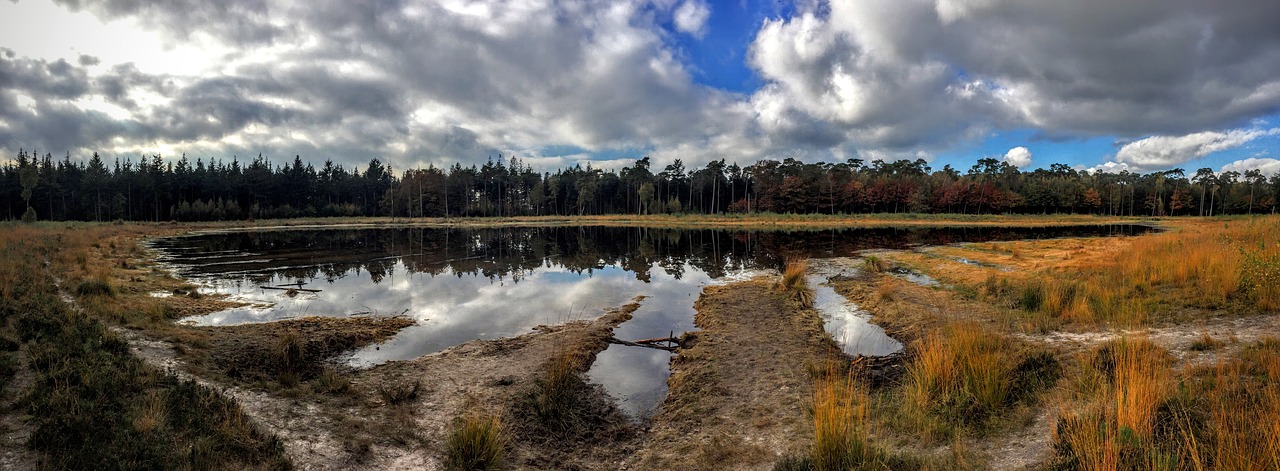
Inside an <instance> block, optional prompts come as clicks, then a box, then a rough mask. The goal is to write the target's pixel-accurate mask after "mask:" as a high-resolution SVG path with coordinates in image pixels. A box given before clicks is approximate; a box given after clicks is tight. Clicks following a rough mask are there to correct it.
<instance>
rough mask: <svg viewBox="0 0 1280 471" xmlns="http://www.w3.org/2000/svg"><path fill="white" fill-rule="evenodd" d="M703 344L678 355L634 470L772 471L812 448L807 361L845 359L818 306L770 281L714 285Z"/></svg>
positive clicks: (703, 308)
mask: <svg viewBox="0 0 1280 471" xmlns="http://www.w3.org/2000/svg"><path fill="white" fill-rule="evenodd" d="M695 308H696V309H697V310H698V314H697V316H696V317H695V322H696V324H697V326H698V328H699V329H701V331H700V332H698V333H697V337H696V343H695V344H694V345H693V346H692V347H691V348H688V349H685V350H681V351H680V353H679V355H677V356H676V357H675V359H673V361H672V373H671V378H670V379H669V381H668V383H669V385H670V392H669V393H668V397H667V400H666V402H664V403H663V405H662V411H661V412H660V413H659V414H658V415H657V416H656V417H654V419H653V426H652V428H651V430H650V433H649V437H648V439H647V440H646V442H645V444H644V447H643V448H642V449H641V450H640V451H639V452H638V453H637V454H636V455H635V456H634V457H632V459H630V460H628V464H630V465H631V468H632V469H771V468H772V467H773V465H774V463H775V462H776V461H777V460H778V457H780V456H782V455H783V454H788V453H796V452H800V451H803V450H805V449H807V448H808V447H809V446H810V442H811V440H812V436H813V432H812V423H811V421H810V419H809V416H808V415H807V413H806V411H805V408H806V407H807V404H809V402H810V396H811V394H812V386H811V382H812V379H811V378H810V376H809V373H808V370H809V368H810V367H814V366H817V365H822V364H823V363H824V362H825V361H827V360H829V359H833V358H842V357H843V354H842V353H840V350H839V348H838V347H837V346H836V345H835V343H834V342H833V341H832V340H831V338H830V336H828V335H827V334H826V332H824V331H823V327H822V320H821V318H820V317H819V316H818V314H817V312H816V311H813V310H811V309H800V308H798V307H796V306H795V305H793V304H791V303H789V302H787V301H785V300H784V299H783V298H782V296H781V295H780V294H777V293H776V292H775V291H774V290H773V287H772V283H771V280H768V279H763V278H758V279H756V280H753V281H749V282H742V283H734V284H729V285H724V286H711V287H707V288H706V289H704V290H703V292H702V296H701V297H700V298H699V299H698V302H697V304H696V305H695Z"/></svg>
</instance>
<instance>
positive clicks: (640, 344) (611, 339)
mask: <svg viewBox="0 0 1280 471" xmlns="http://www.w3.org/2000/svg"><path fill="white" fill-rule="evenodd" d="M646 340H661V341H664V342H665V341H669V340H671V339H646ZM605 341H607V342H609V343H616V344H618V345H626V346H628V347H644V348H653V349H657V350H666V351H668V352H674V351H676V350H679V349H680V347H668V346H665V345H657V343H658V342H651V343H645V342H643V341H641V342H631V341H628V340H622V339H618V338H615V337H609V338H608V339H605Z"/></svg>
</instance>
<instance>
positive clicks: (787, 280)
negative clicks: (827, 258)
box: [777, 259, 814, 309]
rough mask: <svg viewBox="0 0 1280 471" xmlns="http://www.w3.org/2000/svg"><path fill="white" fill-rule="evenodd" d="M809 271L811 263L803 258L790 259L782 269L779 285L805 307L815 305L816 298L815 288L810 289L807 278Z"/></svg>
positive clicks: (786, 294) (782, 290)
mask: <svg viewBox="0 0 1280 471" xmlns="http://www.w3.org/2000/svg"><path fill="white" fill-rule="evenodd" d="M808 272H809V264H808V263H807V262H805V261H804V260H803V259H797V260H789V261H787V265H786V268H784V269H783V270H782V279H781V280H779V281H778V285H777V288H778V291H781V292H782V293H783V295H785V296H786V297H787V298H788V299H791V300H793V301H795V302H796V304H798V305H799V306H800V307H802V308H805V309H808V308H811V307H813V299H814V294H813V290H811V289H809V284H808V282H807V281H806V280H805V276H806V275H807V274H808Z"/></svg>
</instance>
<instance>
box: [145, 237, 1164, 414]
mask: <svg viewBox="0 0 1280 471" xmlns="http://www.w3.org/2000/svg"><path fill="white" fill-rule="evenodd" d="M1146 230H1147V229H1146V228H1145V227H1141V226H1086V227H1072V228H1058V229H1009V228H968V229H860V230H824V231H801V232H781V231H774V232H768V231H724V230H668V229H652V228H619V227H543V228H497V229H427V228H409V227H401V228H379V229H327V230H326V229H314V228H309V229H305V230H264V231H221V232H209V233H201V234H194V235H189V236H183V237H174V238H164V239H156V240H153V241H151V245H152V247H153V248H154V249H156V250H158V251H159V253H160V259H161V261H163V262H165V263H167V264H169V265H170V266H171V267H173V268H174V270H175V271H177V272H178V273H179V274H180V275H182V276H185V277H187V278H189V279H191V280H192V281H194V282H196V283H198V284H200V285H201V291H202V292H205V293H222V294H227V295H228V296H229V297H230V298H231V299H233V300H238V301H243V302H246V303H249V305H248V306H246V307H240V308H233V309H228V310H225V311H220V312H216V313H212V314H208V315H205V316H200V317H195V318H188V319H185V320H184V322H189V323H193V324H197V325H233V324H243V323H254V322H268V321H274V320H280V319H287V318H292V317H300V316H308V315H317V316H352V315H378V316H384V315H405V316H409V317H412V318H414V319H415V320H416V321H417V322H418V323H417V325H414V326H411V327H409V328H406V329H404V330H402V331H401V332H400V333H399V334H397V335H396V336H395V337H393V338H392V339H390V340H389V341H387V342H385V343H382V344H380V345H377V346H371V347H368V348H365V349H361V350H358V351H355V352H353V353H352V355H351V357H350V360H349V361H350V362H351V364H353V365H356V366H368V365H376V364H379V363H383V362H386V361H392V360H403V359H410V358H416V357H419V356H421V355H425V354H429V353H433V352H438V351H440V350H443V349H446V348H449V347H452V346H455V345H458V344H460V343H463V342H466V341H470V340H474V339H494V338H503V337H511V336H516V335H520V334H524V333H527V332H529V331H530V330H531V329H532V328H533V327H535V326H538V325H544V324H546V325H549V324H558V323H563V322H566V321H569V320H577V319H593V318H596V317H598V316H599V315H600V314H602V313H603V312H604V310H605V309H608V308H613V307H617V306H620V305H622V304H626V303H627V302H628V301H629V300H631V299H632V298H633V297H635V296H637V295H645V296H647V298H646V299H645V300H644V301H643V302H642V303H641V306H640V308H639V310H637V311H636V312H635V314H634V317H633V319H632V320H630V321H628V322H625V323H623V324H622V325H620V326H619V327H618V328H617V329H616V330H615V332H614V335H615V336H616V337H618V338H621V339H627V340H636V339H643V338H653V337H665V336H667V335H668V334H670V333H672V332H674V333H675V335H676V336H679V335H680V334H681V333H683V332H686V331H690V330H694V329H695V327H694V325H693V315H694V310H693V303H694V301H696V300H697V297H698V295H699V294H700V293H701V291H702V288H703V287H704V286H706V285H708V284H712V283H722V282H726V281H727V280H731V279H735V278H746V277H750V276H751V275H752V274H754V273H759V271H761V270H773V269H777V268H780V267H781V265H782V264H783V260H786V259H789V258H832V257H844V256H852V255H855V254H856V253H857V252H858V251H860V250H865V249H871V248H891V249H894V248H907V247H912V246H918V245H933V244H945V243H955V242H981V241H989V240H1013V239H1026V238H1041V237H1055V236H1092V235H1117V234H1132V233H1137V232H1145V231H1146ZM290 288H292V289H293V290H292V291H291V290H290ZM816 288H817V294H818V295H819V297H820V298H821V302H822V305H823V306H825V308H824V309H823V312H824V316H827V322H828V328H829V329H830V330H831V331H832V332H833V335H835V336H836V338H837V339H840V338H841V336H842V335H844V336H847V334H842V332H851V331H852V330H849V329H855V328H856V329H861V330H859V332H868V331H873V330H874V329H870V327H874V326H873V325H871V324H867V323H866V321H865V316H861V315H860V314H859V313H858V312H857V309H856V307H851V306H848V305H845V304H847V301H842V300H843V298H841V297H839V295H838V294H836V293H835V292H834V291H831V290H830V287H829V286H827V287H825V288H823V284H822V283H817V286H816ZM842 303H844V304H842ZM841 323H843V324H841ZM841 325H844V327H840V326H841ZM867 326H870V327H867ZM841 329H844V330H841ZM880 335H883V332H882V331H881V333H880ZM869 338H871V337H867V336H864V335H862V334H858V336H857V337H856V338H852V340H853V344H854V345H858V347H857V348H856V349H854V350H853V351H850V350H848V349H846V351H850V352H851V353H854V352H864V351H865V352H876V351H881V350H882V349H884V348H889V347H887V346H889V345H892V344H890V343H887V342H884V341H882V340H875V341H871V340H867V339H869ZM885 338H886V339H887V337H885ZM889 340H890V341H892V339H889ZM863 348H868V349H870V350H862V349H863ZM878 349H879V350H878ZM865 354H874V353H865ZM669 359H670V354H669V353H668V352H665V351H660V350H652V349H643V348H636V347H624V346H618V345H613V346H610V348H609V349H607V350H605V351H604V352H602V353H601V354H600V355H599V357H598V359H597V361H596V363H595V364H594V365H593V366H592V368H591V370H590V371H589V372H588V377H589V378H590V379H591V380H592V381H594V382H597V383H599V384H602V385H604V386H605V388H606V390H607V391H608V392H609V393H610V394H611V395H613V396H614V397H615V398H617V399H618V400H619V403H620V405H621V406H622V408H623V409H624V410H627V411H629V412H631V413H633V414H635V415H637V416H642V415H645V414H647V413H649V412H651V411H652V410H653V408H654V407H655V406H656V405H657V404H659V403H660V402H661V400H662V398H663V396H664V395H665V394H666V381H665V379H666V377H667V375H668V374H669V369H668V361H669Z"/></svg>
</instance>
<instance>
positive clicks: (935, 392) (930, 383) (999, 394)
mask: <svg viewBox="0 0 1280 471" xmlns="http://www.w3.org/2000/svg"><path fill="white" fill-rule="evenodd" d="M1009 347H1010V345H1009V343H1008V341H1007V339H1006V338H1005V337H1004V336H1001V335H999V334H992V333H990V332H987V331H985V330H984V329H982V328H981V326H979V325H978V324H975V323H958V324H953V325H951V326H948V327H947V328H945V329H943V330H942V331H940V332H935V333H933V334H930V335H927V336H925V337H924V338H923V339H922V340H921V341H920V344H919V345H918V346H917V347H916V349H915V353H916V357H915V360H914V361H913V362H911V363H910V364H909V365H908V366H907V378H908V379H907V395H908V397H909V398H910V400H911V402H912V403H913V404H914V405H915V406H916V407H918V408H920V409H922V410H928V409H938V408H940V407H941V408H958V409H956V410H953V411H951V412H956V413H961V414H963V413H966V412H968V413H974V412H977V413H990V412H992V411H995V410H997V409H999V408H1000V406H1001V405H1002V404H1004V403H1005V400H1006V399H1007V398H1008V395H1009V392H1010V388H1011V386H1012V383H1011V381H1010V376H1009V374H1008V373H1009V361H1008V360H1009V358H1008V357H1009V354H1010V352H1009ZM948 415H950V414H948Z"/></svg>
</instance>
